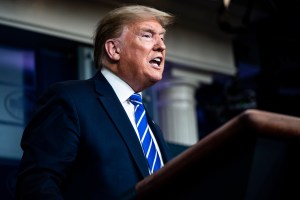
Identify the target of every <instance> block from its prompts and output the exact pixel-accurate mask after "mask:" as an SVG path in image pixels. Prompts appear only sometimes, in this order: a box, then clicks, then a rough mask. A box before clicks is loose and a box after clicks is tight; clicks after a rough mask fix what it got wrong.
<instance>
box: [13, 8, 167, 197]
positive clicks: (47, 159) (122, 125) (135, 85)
mask: <svg viewBox="0 0 300 200" xmlns="http://www.w3.org/2000/svg"><path fill="white" fill-rule="evenodd" d="M172 19H173V17H172V16H171V15H170V14H168V13H165V12H162V11H159V10H156V9H153V8H150V7H145V6H139V5H136V6H135V5H133V6H125V7H121V8H118V9H115V10H113V11H111V12H109V13H108V14H107V15H106V17H104V18H103V19H102V20H101V21H100V23H99V25H98V28H97V30H96V35H95V47H94V49H95V50H94V57H95V63H96V65H97V68H98V72H97V73H96V75H95V76H94V77H93V78H91V79H89V80H83V81H66V82H62V83H57V84H54V85H53V86H52V87H50V89H48V90H47V91H46V92H45V94H44V95H43V96H42V97H41V98H40V101H39V110H38V112H37V113H36V115H35V116H34V117H33V119H32V120H31V122H30V123H29V124H28V125H27V127H26V128H25V130H24V134H23V138H22V142H21V146H22V148H23V151H24V154H23V157H22V160H21V164H20V169H19V174H18V180H17V199H31V200H32V199H40V200H45V199H72V200H74V199H84V200H87V199H120V198H122V197H124V195H126V194H127V193H128V192H129V191H131V190H132V189H133V188H134V186H135V184H136V183H137V182H139V181H140V180H142V179H143V178H145V177H146V176H149V175H151V174H152V173H155V172H154V167H150V165H151V164H148V162H147V159H146V157H148V155H147V156H145V154H144V151H143V149H142V147H141V146H142V145H141V142H140V140H139V138H141V137H140V136H139V128H138V125H136V123H135V106H134V104H133V103H131V100H130V96H131V95H133V94H134V95H139V94H141V92H142V91H143V90H144V89H146V88H148V87H150V86H152V85H153V84H155V83H156V82H157V81H159V80H161V79H162V73H163V70H164V62H165V50H166V46H165V44H164V35H165V32H166V30H165V26H167V25H169V24H170V23H171V22H172ZM147 119H148V124H149V127H150V130H149V133H150V135H151V136H152V138H153V140H152V141H153V143H152V144H153V145H155V147H156V150H157V151H156V154H155V155H156V157H155V161H157V162H159V167H162V166H163V165H164V164H165V163H166V162H168V161H169V160H170V159H171V156H170V155H169V152H168V149H167V145H166V143H165V141H164V139H163V136H162V133H161V132H160V130H159V127H158V126H157V125H156V124H155V123H154V122H153V121H152V120H151V118H150V116H149V115H147ZM153 165H154V164H153Z"/></svg>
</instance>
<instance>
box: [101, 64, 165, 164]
mask: <svg viewBox="0 0 300 200" xmlns="http://www.w3.org/2000/svg"><path fill="white" fill-rule="evenodd" d="M101 73H102V74H103V76H104V77H105V78H106V80H107V81H108V82H109V84H110V85H111V86H112V88H113V89H114V91H115V93H116V95H117V96H118V99H119V100H120V102H121V104H122V106H123V108H124V110H125V111H126V113H127V115H128V117H129V119H130V122H131V124H132V126H133V128H134V130H135V132H136V134H137V137H138V138H139V137H140V136H139V133H138V129H137V126H136V123H135V116H134V105H133V104H132V103H130V101H129V97H130V96H131V95H132V94H133V93H134V90H133V89H132V88H131V87H130V86H129V85H128V84H127V83H126V82H125V81H123V80H122V79H121V78H119V77H118V76H117V75H115V74H114V73H112V72H111V71H110V70H108V69H107V68H105V67H102V69H101ZM140 94H141V95H142V93H140ZM149 129H150V134H151V136H152V138H153V142H154V144H155V146H156V149H157V151H158V154H159V158H160V160H161V163H162V166H163V165H164V163H163V160H162V157H161V153H160V150H159V147H158V145H157V142H156V139H155V137H154V135H153V133H152V130H151V128H149ZM139 141H140V140H139Z"/></svg>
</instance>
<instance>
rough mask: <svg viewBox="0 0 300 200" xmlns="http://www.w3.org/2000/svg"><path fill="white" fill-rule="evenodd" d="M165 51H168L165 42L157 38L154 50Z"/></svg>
mask: <svg viewBox="0 0 300 200" xmlns="http://www.w3.org/2000/svg"><path fill="white" fill-rule="evenodd" d="M165 49H166V45H165V43H164V40H163V39H162V38H161V37H157V39H156V43H155V45H154V50H156V51H160V52H162V51H164V50H165Z"/></svg>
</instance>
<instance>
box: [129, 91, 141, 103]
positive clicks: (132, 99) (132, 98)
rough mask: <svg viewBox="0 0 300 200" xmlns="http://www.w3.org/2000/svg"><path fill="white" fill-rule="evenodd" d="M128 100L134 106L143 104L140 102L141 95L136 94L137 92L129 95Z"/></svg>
mask: <svg viewBox="0 0 300 200" xmlns="http://www.w3.org/2000/svg"><path fill="white" fill-rule="evenodd" d="M129 100H130V102H131V103H132V104H133V105H134V106H137V105H143V103H142V97H141V95H140V94H137V93H134V94H133V95H131V96H130V97H129Z"/></svg>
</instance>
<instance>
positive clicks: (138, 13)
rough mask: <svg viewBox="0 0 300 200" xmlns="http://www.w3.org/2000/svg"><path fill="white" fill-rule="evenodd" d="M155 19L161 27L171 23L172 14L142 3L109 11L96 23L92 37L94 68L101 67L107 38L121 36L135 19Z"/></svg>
mask: <svg viewBox="0 0 300 200" xmlns="http://www.w3.org/2000/svg"><path fill="white" fill-rule="evenodd" d="M148 19H155V20H157V21H158V22H159V23H160V24H161V25H162V27H164V28H165V27H166V26H168V25H169V24H171V23H173V20H174V16H173V15H171V14H169V13H166V12H163V11H160V10H157V9H155V8H152V7H148V6H142V5H130V6H123V7H120V8H116V9H114V10H112V11H110V12H109V13H108V14H107V15H106V16H105V17H104V18H102V20H100V22H99V23H98V26H97V29H96V32H95V37H94V62H95V65H96V68H99V67H101V64H102V59H103V58H104V57H105V56H106V54H105V51H104V44H105V42H106V41H107V40H108V39H111V38H118V37H120V36H121V34H122V31H123V28H124V27H125V26H126V25H128V24H131V23H134V22H136V21H142V20H148Z"/></svg>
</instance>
